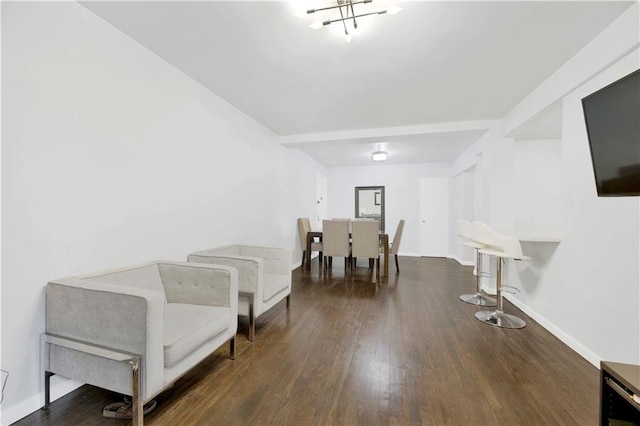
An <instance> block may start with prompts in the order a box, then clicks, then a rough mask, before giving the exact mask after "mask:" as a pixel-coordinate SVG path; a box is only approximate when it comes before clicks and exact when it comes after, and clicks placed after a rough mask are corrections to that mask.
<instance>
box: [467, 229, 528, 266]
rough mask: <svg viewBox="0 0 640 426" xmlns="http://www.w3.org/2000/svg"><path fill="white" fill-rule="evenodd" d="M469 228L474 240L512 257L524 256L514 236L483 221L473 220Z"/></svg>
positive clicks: (520, 257) (519, 257)
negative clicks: (495, 229)
mask: <svg viewBox="0 0 640 426" xmlns="http://www.w3.org/2000/svg"><path fill="white" fill-rule="evenodd" d="M471 228H472V234H473V240H474V241H477V242H479V243H482V244H484V245H487V246H489V247H491V248H495V249H496V250H500V251H502V252H504V253H505V254H506V255H507V256H509V257H512V258H514V259H522V258H523V257H524V255H523V254H522V246H521V245H520V240H518V239H517V238H516V237H513V236H511V235H505V234H500V233H499V232H496V231H494V230H493V229H491V228H490V227H489V225H487V224H486V223H484V222H473V223H472V224H471Z"/></svg>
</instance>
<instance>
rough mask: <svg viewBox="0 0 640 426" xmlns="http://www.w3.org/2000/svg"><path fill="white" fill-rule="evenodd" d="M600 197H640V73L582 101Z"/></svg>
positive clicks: (630, 75)
mask: <svg viewBox="0 0 640 426" xmlns="http://www.w3.org/2000/svg"><path fill="white" fill-rule="evenodd" d="M582 109H583V111H584V118H585V122H586V125H587V134H588V139H589V148H590V150H591V161H592V163H593V171H594V174H595V178H596V189H597V192H598V196H600V197H623V196H629V195H640V70H637V71H635V72H632V73H631V74H629V75H627V76H625V77H623V78H621V79H620V80H618V81H615V82H613V83H611V84H610V85H608V86H606V87H604V88H602V89H600V90H598V91H597V92H594V93H592V94H591V95H589V96H587V97H585V98H584V99H582Z"/></svg>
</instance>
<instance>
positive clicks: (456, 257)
mask: <svg viewBox="0 0 640 426" xmlns="http://www.w3.org/2000/svg"><path fill="white" fill-rule="evenodd" d="M447 258H448V259H453V260H455V261H456V262H458V263H459V264H461V265H462V266H475V264H476V263H475V262H469V261H466V260H462V259H460V258H459V257H458V256H456V255H455V254H452V255H449V256H447Z"/></svg>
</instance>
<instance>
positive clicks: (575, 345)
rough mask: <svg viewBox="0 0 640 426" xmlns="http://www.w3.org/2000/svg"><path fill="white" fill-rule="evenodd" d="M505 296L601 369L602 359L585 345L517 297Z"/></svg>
mask: <svg viewBox="0 0 640 426" xmlns="http://www.w3.org/2000/svg"><path fill="white" fill-rule="evenodd" d="M503 296H504V298H505V299H507V300H508V301H509V302H511V303H513V304H514V305H515V306H516V307H517V308H518V309H520V310H521V311H522V312H524V313H525V314H527V315H529V317H531V318H532V319H533V320H535V322H537V323H538V324H540V325H541V326H542V327H543V328H544V329H546V330H547V331H548V332H549V333H551V334H553V335H554V336H556V337H557V338H558V339H560V341H561V342H562V343H564V344H565V345H567V346H569V347H570V348H571V349H573V350H574V351H575V352H576V353H577V354H578V355H580V356H581V357H582V358H584V359H586V360H587V361H589V362H590V363H591V364H593V365H594V366H595V367H596V368H598V369H600V361H601V359H600V357H599V356H597V355H596V354H594V353H593V352H591V351H590V350H589V349H587V348H586V347H585V346H584V345H583V344H581V343H580V342H578V341H577V340H576V339H574V338H573V337H571V335H569V334H568V333H566V332H565V331H563V330H562V329H560V328H558V327H557V326H556V325H554V324H553V323H552V322H551V321H549V320H547V319H546V318H545V317H544V316H542V315H540V314H539V313H538V312H536V311H535V310H533V309H532V308H531V307H530V306H529V305H527V304H525V303H523V302H521V301H520V300H518V299H517V298H516V297H515V296H513V295H511V294H504V293H503Z"/></svg>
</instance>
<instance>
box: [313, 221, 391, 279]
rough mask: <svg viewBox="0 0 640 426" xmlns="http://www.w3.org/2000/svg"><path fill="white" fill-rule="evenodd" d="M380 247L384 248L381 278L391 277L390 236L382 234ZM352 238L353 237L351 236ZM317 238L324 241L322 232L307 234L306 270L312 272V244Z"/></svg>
mask: <svg viewBox="0 0 640 426" xmlns="http://www.w3.org/2000/svg"><path fill="white" fill-rule="evenodd" d="M379 235H380V246H381V247H382V253H383V254H384V263H383V266H382V271H381V274H380V275H381V276H383V277H388V276H389V234H384V233H380V234H379ZM349 237H351V235H349ZM315 238H319V239H320V241H322V231H309V232H307V249H306V251H305V260H304V263H305V270H307V271H310V270H311V243H312V242H313V240H314V239H315Z"/></svg>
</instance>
